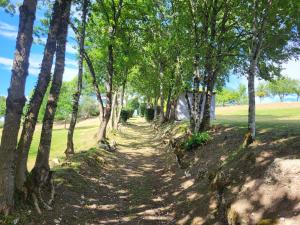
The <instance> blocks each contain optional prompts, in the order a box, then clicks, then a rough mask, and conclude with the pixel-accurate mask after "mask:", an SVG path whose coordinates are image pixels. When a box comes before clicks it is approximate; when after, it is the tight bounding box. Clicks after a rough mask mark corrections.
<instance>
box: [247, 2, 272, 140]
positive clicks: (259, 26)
mask: <svg viewBox="0 0 300 225" xmlns="http://www.w3.org/2000/svg"><path fill="white" fill-rule="evenodd" d="M269 3H270V4H271V1H269ZM254 4H255V5H254V17H253V24H252V33H253V34H252V40H251V46H250V50H251V52H250V66H249V69H248V98H249V108H248V133H249V134H250V136H249V135H246V137H247V140H246V141H245V143H247V145H249V144H251V143H252V142H253V140H254V139H255V135H256V124H255V84H254V82H255V74H256V69H257V63H258V59H259V56H260V52H261V48H262V42H263V37H264V29H265V27H266V23H267V20H266V18H267V16H268V8H266V10H265V13H264V15H263V17H262V18H261V21H258V18H257V15H256V13H257V11H256V9H257V7H258V1H256V2H255V3H254Z"/></svg>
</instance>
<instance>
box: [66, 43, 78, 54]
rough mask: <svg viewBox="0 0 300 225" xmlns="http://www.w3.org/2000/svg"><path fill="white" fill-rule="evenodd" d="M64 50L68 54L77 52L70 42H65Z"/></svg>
mask: <svg viewBox="0 0 300 225" xmlns="http://www.w3.org/2000/svg"><path fill="white" fill-rule="evenodd" d="M66 51H67V53H69V54H77V50H76V47H74V46H73V45H71V44H70V43H67V47H66Z"/></svg>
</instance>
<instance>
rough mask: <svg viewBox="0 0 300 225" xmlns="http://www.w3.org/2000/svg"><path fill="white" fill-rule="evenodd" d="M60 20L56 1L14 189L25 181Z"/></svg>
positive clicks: (24, 131)
mask: <svg viewBox="0 0 300 225" xmlns="http://www.w3.org/2000/svg"><path fill="white" fill-rule="evenodd" d="M60 19H61V4H60V1H59V0H57V1H55V4H54V6H53V13H52V18H51V23H50V28H49V33H48V38H47V42H46V46H45V50H44V56H43V60H42V65H41V71H40V74H39V77H38V81H37V85H36V88H35V89H34V93H33V95H32V97H31V99H30V102H29V106H28V111H27V113H26V116H25V121H24V124H23V129H22V133H21V137H20V140H19V143H18V147H17V159H16V160H17V162H16V178H15V180H16V188H17V189H18V190H21V189H22V187H23V184H24V182H25V179H26V174H27V159H28V153H29V149H30V145H31V142H32V137H33V134H34V130H35V125H36V122H37V119H38V114H39V110H40V107H41V105H42V102H43V98H44V96H45V93H46V92H47V87H48V85H49V82H50V79H51V68H52V64H53V57H54V53H55V50H56V36H57V32H58V29H59V24H60Z"/></svg>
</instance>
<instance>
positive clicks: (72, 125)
mask: <svg viewBox="0 0 300 225" xmlns="http://www.w3.org/2000/svg"><path fill="white" fill-rule="evenodd" d="M87 9H88V0H84V1H83V4H82V17H81V21H82V28H81V34H80V37H79V63H78V83H77V91H76V93H75V94H74V95H73V98H74V99H73V109H72V117H71V121H70V126H69V131H68V141H67V149H66V150H65V154H66V156H67V157H68V156H69V155H72V154H74V153H75V151H74V142H73V136H74V129H75V126H76V122H77V116H78V107H79V99H80V95H81V89H82V74H83V58H84V56H83V51H84V40H85V25H86V15H87V11H88V10H87Z"/></svg>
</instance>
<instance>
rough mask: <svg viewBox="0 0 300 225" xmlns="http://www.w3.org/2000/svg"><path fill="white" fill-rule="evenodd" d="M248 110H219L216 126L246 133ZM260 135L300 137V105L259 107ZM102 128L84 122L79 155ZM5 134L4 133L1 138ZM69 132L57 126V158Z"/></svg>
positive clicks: (54, 153) (77, 136) (35, 144)
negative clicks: (226, 126)
mask: <svg viewBox="0 0 300 225" xmlns="http://www.w3.org/2000/svg"><path fill="white" fill-rule="evenodd" d="M247 110H248V108H247V106H246V105H242V106H228V107H217V108H216V117H217V120H216V121H215V122H214V123H216V124H223V125H229V126H238V127H240V128H242V129H245V128H246V127H247ZM256 119H257V127H258V132H265V131H268V130H272V131H274V132H277V133H283V132H284V133H288V134H299V135H300V103H276V104H264V105H257V117H256ZM98 126H99V120H98V118H94V119H89V120H86V121H81V122H79V123H78V125H77V127H76V129H75V136H74V141H75V147H76V151H81V150H87V149H89V148H91V147H94V146H95V144H96V138H95V135H96V133H97V129H98ZM1 132H2V130H1V129H0V136H1ZM40 132H41V125H38V126H37V129H36V132H35V134H34V138H33V142H32V146H31V149H30V153H29V162H28V163H29V168H32V166H33V164H34V161H35V157H36V153H37V150H38V144H39V139H40ZM67 132H68V131H67V130H66V129H64V125H63V124H55V125H54V130H53V138H52V145H51V155H50V157H51V158H52V159H53V158H62V157H64V151H65V148H66V142H67Z"/></svg>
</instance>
